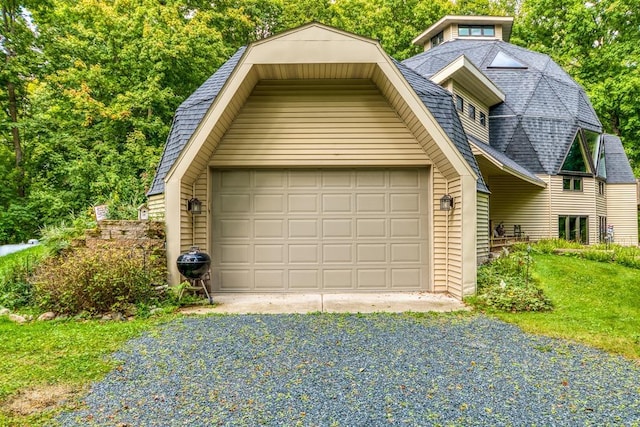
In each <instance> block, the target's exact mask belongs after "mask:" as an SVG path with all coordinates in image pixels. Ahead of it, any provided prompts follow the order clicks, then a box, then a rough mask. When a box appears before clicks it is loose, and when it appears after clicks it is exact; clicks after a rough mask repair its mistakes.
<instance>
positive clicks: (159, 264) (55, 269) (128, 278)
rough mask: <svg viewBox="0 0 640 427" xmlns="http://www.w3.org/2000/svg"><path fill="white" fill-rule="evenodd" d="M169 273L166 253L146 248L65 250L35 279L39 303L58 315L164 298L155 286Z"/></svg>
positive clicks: (115, 308) (40, 269) (120, 307)
mask: <svg viewBox="0 0 640 427" xmlns="http://www.w3.org/2000/svg"><path fill="white" fill-rule="evenodd" d="M165 277H166V268H165V267H164V259H163V257H160V256H157V255H153V254H149V253H147V252H146V251H144V250H142V249H125V248H116V247H105V248H100V249H88V248H78V249H74V250H68V251H64V252H63V253H62V254H61V255H59V256H57V257H52V258H50V259H48V260H46V261H45V262H43V263H42V264H41V265H40V266H39V267H38V269H37V271H36V273H35V274H34V276H33V277H32V278H31V281H32V283H33V285H34V289H35V296H36V301H37V303H38V305H39V306H40V307H41V308H43V309H45V310H51V311H54V312H56V313H64V314H78V313H82V312H87V313H91V314H95V313H103V312H109V311H126V310H127V308H128V307H130V306H132V305H135V304H140V303H152V302H155V300H156V299H157V298H158V296H157V293H156V292H155V290H154V288H153V287H152V286H151V284H153V283H163V282H164V280H165Z"/></svg>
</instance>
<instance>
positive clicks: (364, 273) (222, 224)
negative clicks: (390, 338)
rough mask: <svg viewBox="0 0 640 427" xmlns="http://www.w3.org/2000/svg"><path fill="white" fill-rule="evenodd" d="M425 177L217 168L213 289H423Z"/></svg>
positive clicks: (423, 173) (380, 171)
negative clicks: (221, 169)
mask: <svg viewBox="0 0 640 427" xmlns="http://www.w3.org/2000/svg"><path fill="white" fill-rule="evenodd" d="M426 175H427V173H426V169H424V170H422V171H419V170H418V169H408V170H396V169H388V170H384V169H378V170H373V169H372V170H358V169H353V170H343V169H336V170H327V169H325V170H295V169H291V170H223V171H220V170H214V173H213V180H212V182H213V189H212V192H213V194H212V198H211V200H212V204H213V224H212V229H213V232H212V238H213V245H212V279H213V289H214V290H216V291H222V292H224V291H229V292H231V291H236V292H237V291H246V292H249V291H265V292H287V291H294V292H305V291H323V290H325V291H332V292H334V291H336V292H338V291H366V290H371V291H380V290H388V291H393V290H426V289H428V278H429V274H428V255H429V250H428V242H427V236H426V234H425V233H426V230H427V220H428V214H427V206H428V202H427V201H428V200H429V198H428V192H427V179H426Z"/></svg>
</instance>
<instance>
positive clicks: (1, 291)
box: [0, 246, 48, 310]
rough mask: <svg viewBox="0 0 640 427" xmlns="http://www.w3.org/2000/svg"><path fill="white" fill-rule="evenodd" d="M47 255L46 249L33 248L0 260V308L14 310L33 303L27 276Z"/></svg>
mask: <svg viewBox="0 0 640 427" xmlns="http://www.w3.org/2000/svg"><path fill="white" fill-rule="evenodd" d="M47 254H48V251H47V248H46V247H44V246H35V247H32V248H28V249H25V250H22V251H20V252H15V253H12V254H9V255H5V256H3V257H2V258H1V262H0V307H5V308H8V309H10V310H16V309H19V308H23V307H27V306H29V305H31V304H32V303H33V289H32V286H31V284H30V283H29V276H30V275H31V273H32V272H33V270H34V269H35V267H36V266H37V265H38V263H39V262H40V261H41V260H42V258H44V257H45V256H47Z"/></svg>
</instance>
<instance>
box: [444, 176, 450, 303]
mask: <svg viewBox="0 0 640 427" xmlns="http://www.w3.org/2000/svg"><path fill="white" fill-rule="evenodd" d="M444 194H449V180H448V179H447V180H446V181H445V186H444ZM450 212H451V210H447V211H444V214H445V219H446V221H445V228H444V230H445V231H444V232H445V237H444V239H445V240H444V251H445V252H444V253H445V255H444V262H445V266H446V267H445V277H446V280H447V292H449V218H450V216H449V213H450Z"/></svg>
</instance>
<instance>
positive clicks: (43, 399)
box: [1, 385, 81, 416]
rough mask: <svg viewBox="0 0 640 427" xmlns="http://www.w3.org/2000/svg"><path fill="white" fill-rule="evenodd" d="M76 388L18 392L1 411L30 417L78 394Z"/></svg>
mask: <svg viewBox="0 0 640 427" xmlns="http://www.w3.org/2000/svg"><path fill="white" fill-rule="evenodd" d="M80 391H81V389H79V388H78V387H71V386H68V385H46V386H41V387H34V388H30V389H26V390H22V391H20V392H18V394H16V395H15V396H12V397H10V398H9V399H8V400H7V401H6V402H4V403H3V404H2V405H1V408H2V410H4V411H6V412H9V413H11V414H15V415H22V416H26V415H31V414H35V413H38V412H43V411H46V410H48V409H53V408H55V407H57V406H60V405H62V404H64V403H65V402H66V401H68V400H70V399H72V398H73V397H74V396H76V395H78V394H79V393H80Z"/></svg>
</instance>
